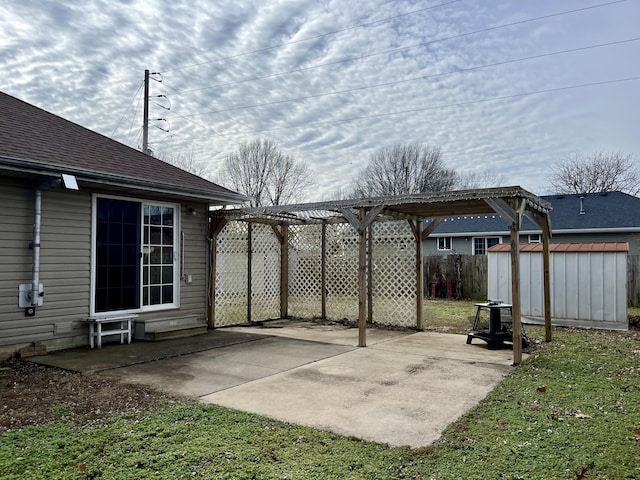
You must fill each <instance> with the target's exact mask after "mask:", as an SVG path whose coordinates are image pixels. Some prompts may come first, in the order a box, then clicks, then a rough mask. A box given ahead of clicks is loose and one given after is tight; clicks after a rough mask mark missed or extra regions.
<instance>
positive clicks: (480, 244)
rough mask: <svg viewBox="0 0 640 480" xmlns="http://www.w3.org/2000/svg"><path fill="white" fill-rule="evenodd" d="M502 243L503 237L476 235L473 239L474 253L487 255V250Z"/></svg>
mask: <svg viewBox="0 0 640 480" xmlns="http://www.w3.org/2000/svg"><path fill="white" fill-rule="evenodd" d="M499 243H502V237H475V238H474V239H473V252H472V253H473V255H486V254H487V250H488V249H490V248H491V247H493V246H494V245H498V244H499Z"/></svg>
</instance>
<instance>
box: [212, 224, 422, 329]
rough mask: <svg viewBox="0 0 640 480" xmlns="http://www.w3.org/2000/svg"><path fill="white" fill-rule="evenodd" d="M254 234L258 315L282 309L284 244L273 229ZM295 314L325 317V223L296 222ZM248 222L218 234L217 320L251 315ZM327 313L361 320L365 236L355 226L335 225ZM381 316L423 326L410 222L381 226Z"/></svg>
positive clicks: (377, 307)
mask: <svg viewBox="0 0 640 480" xmlns="http://www.w3.org/2000/svg"><path fill="white" fill-rule="evenodd" d="M252 228H253V233H252V250H253V258H252V285H251V288H252V304H251V310H252V320H254V321H255V320H266V319H268V318H277V317H278V316H279V314H280V244H279V242H278V240H277V238H276V236H275V234H274V233H273V231H272V229H271V227H269V226H265V225H259V224H254V225H253V227H252ZM288 231H289V235H288V237H289V285H288V289H289V314H290V315H292V316H297V317H303V318H313V317H319V316H320V314H321V311H322V305H321V295H322V291H321V289H322V284H321V241H322V239H321V231H322V227H321V226H319V225H303V226H290V227H289V230H288ZM247 233H248V228H247V225H246V224H245V223H243V222H230V223H229V224H227V226H226V227H225V228H224V229H223V230H222V232H221V233H220V235H219V236H218V255H217V259H218V261H217V272H216V279H217V280H216V319H215V325H216V326H225V325H234V324H238V323H244V322H246V321H247V278H248V277H247V272H248V268H247V258H248V257H247V256H248V251H247ZM326 235H327V237H326V241H327V258H326V268H327V272H326V273H327V277H326V278H327V285H326V293H327V317H328V318H331V319H343V318H347V319H349V320H357V318H358V235H357V233H356V231H355V229H354V228H353V227H351V226H350V225H348V224H338V225H327V227H326ZM372 259H373V272H372V276H373V307H372V308H373V320H374V322H376V323H380V324H385V325H398V326H407V327H408V326H415V305H416V290H415V288H416V287H415V285H416V279H415V244H414V239H413V234H412V232H411V229H410V227H409V225H408V224H407V223H406V222H404V221H399V222H385V223H376V224H374V233H373V251H372Z"/></svg>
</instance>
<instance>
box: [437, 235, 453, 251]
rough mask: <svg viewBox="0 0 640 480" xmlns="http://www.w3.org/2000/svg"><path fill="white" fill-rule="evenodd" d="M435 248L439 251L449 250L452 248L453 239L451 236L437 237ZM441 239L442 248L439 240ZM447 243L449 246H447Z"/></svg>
mask: <svg viewBox="0 0 640 480" xmlns="http://www.w3.org/2000/svg"><path fill="white" fill-rule="evenodd" d="M436 240H437V248H438V251H439V252H450V251H451V249H452V245H453V239H452V237H437V238H436ZM441 240H443V241H444V248H441V247H440V241H441ZM447 244H449V247H448V248H447Z"/></svg>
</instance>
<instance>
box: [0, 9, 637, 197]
mask: <svg viewBox="0 0 640 480" xmlns="http://www.w3.org/2000/svg"><path fill="white" fill-rule="evenodd" d="M638 19H640V1H639V0H623V1H608V2H605V1H604V0H536V1H531V0H512V1H506V0H505V1H502V0H484V1H482V0H426V1H425V0H421V1H418V0H216V1H211V0H193V1H187V0H183V1H181V0H173V1H170V2H169V1H167V2H164V1H163V2H160V1H152V0H119V1H118V0H83V1H76V0H55V1H54V0H39V1H38V0H0V26H1V29H0V90H2V91H4V92H6V93H8V94H10V95H13V96H16V97H18V98H20V99H23V100H25V101H27V102H29V103H32V104H35V105H37V106H39V107H41V108H44V109H45V110H48V111H50V112H53V113H55V114H57V115H60V116H62V117H65V118H67V119H69V120H71V121H74V122H76V123H79V124H81V125H83V126H85V127H88V128H91V129H93V130H96V131H98V132H100V133H102V134H104V135H107V136H110V137H112V138H114V139H116V140H118V141H121V142H123V143H126V144H127V145H130V146H132V147H134V148H140V146H141V142H142V140H141V132H142V105H143V104H142V92H143V90H142V84H143V77H144V70H145V69H149V70H150V71H151V72H158V73H157V74H154V75H152V81H151V82H150V88H151V96H152V102H151V106H150V111H151V113H150V116H151V118H152V122H151V123H152V126H151V128H150V131H149V142H150V147H151V148H152V149H153V151H154V152H156V154H159V155H163V156H165V157H170V156H175V155H192V156H194V158H196V159H197V160H199V161H202V162H207V165H208V166H209V167H210V168H209V175H210V178H212V179H214V180H218V179H220V176H219V167H220V165H221V163H222V160H223V159H224V157H225V155H227V154H229V153H231V152H233V151H234V150H235V149H236V148H237V147H238V145H239V144H241V143H242V142H246V141H248V140H252V139H254V138H258V137H264V138H269V139H271V140H273V141H275V142H277V143H278V144H279V145H280V147H281V149H282V150H283V151H284V152H286V153H289V154H291V155H293V156H294V157H296V158H297V159H299V160H303V161H305V162H307V163H308V164H309V165H310V166H311V168H312V169H313V171H314V175H315V178H316V181H317V184H318V188H317V189H316V191H315V193H314V194H312V195H311V196H310V197H307V198H305V199H304V200H319V199H321V198H326V197H328V196H330V195H331V194H332V192H334V191H337V190H340V189H343V188H346V187H347V186H348V185H349V182H350V180H351V179H352V178H353V177H354V176H355V175H357V173H358V172H359V170H361V169H362V168H363V167H364V166H365V165H366V163H367V160H368V158H369V155H370V154H371V153H372V152H374V151H375V150H377V149H379V148H380V147H383V146H387V145H392V144H395V143H408V142H425V143H429V144H431V145H436V146H439V147H441V148H442V151H443V153H444V159H445V161H446V163H447V165H448V166H449V167H452V168H455V169H457V170H460V171H466V172H473V173H476V174H481V173H483V172H486V171H490V172H494V173H495V174H497V175H502V176H503V178H504V179H505V183H506V184H509V185H521V186H522V187H524V188H527V189H529V190H531V191H533V192H535V193H538V194H544V193H550V192H549V191H548V186H547V185H548V181H547V178H548V171H549V166H550V165H551V164H552V163H553V162H556V161H558V160H562V159H563V158H565V157H566V156H567V155H568V154H569V153H571V152H574V151H583V152H592V151H598V150H605V151H618V150H621V151H623V152H625V153H631V154H634V155H635V157H636V158H639V157H640V130H639V125H640V61H639V58H640V55H639V54H640V22H639V21H638ZM158 95H164V96H161V97H158ZM163 107H164V108H163ZM167 108H170V109H169V110H167ZM0 114H2V113H1V112H0Z"/></svg>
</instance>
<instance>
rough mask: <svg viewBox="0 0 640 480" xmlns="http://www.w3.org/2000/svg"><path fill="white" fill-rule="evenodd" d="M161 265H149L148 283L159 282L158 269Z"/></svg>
mask: <svg viewBox="0 0 640 480" xmlns="http://www.w3.org/2000/svg"><path fill="white" fill-rule="evenodd" d="M160 269H161V267H151V270H150V272H149V273H150V275H149V284H151V285H153V284H157V283H160V273H161V271H160Z"/></svg>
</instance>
